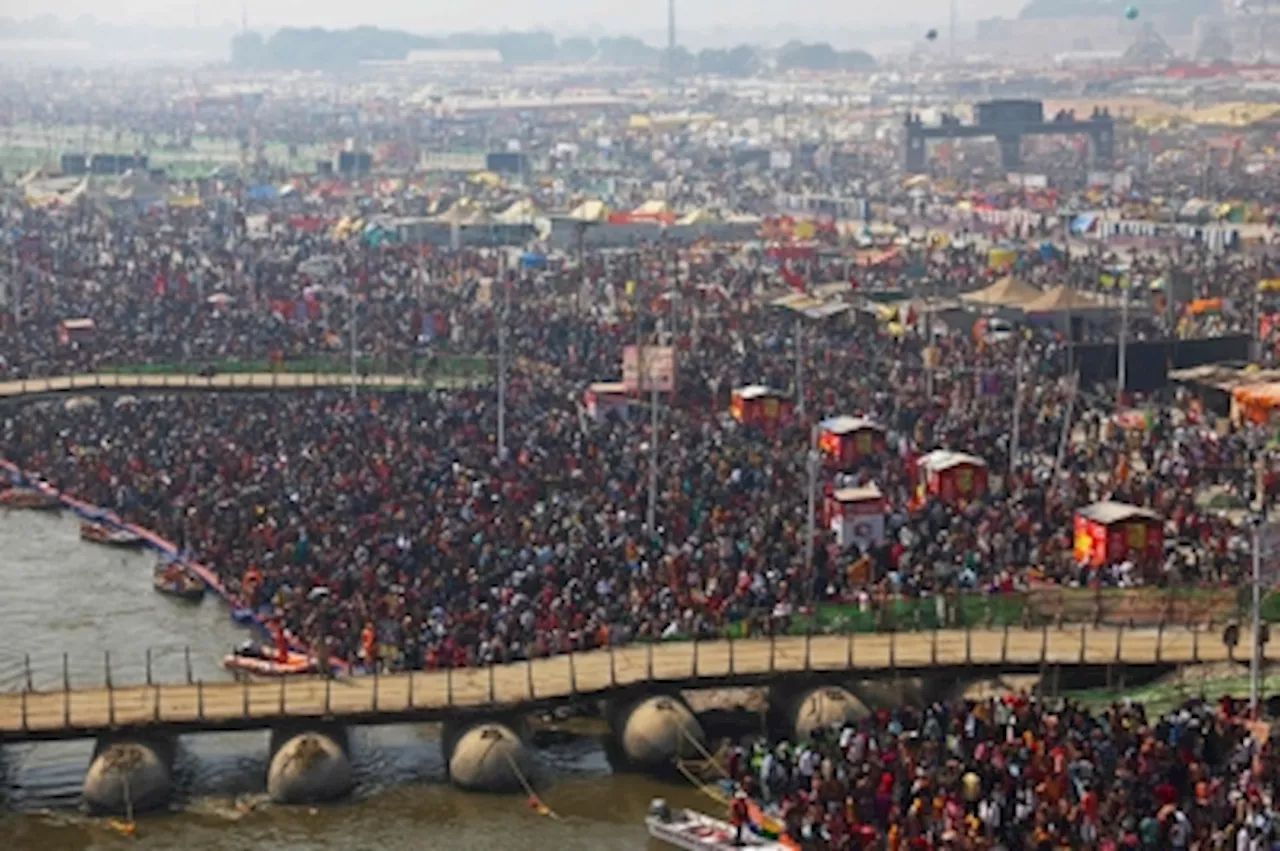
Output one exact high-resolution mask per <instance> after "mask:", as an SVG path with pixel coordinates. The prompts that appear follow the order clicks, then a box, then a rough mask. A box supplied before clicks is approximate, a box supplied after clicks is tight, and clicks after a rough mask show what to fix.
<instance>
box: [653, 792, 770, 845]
mask: <svg viewBox="0 0 1280 851" xmlns="http://www.w3.org/2000/svg"><path fill="white" fill-rule="evenodd" d="M644 824H645V827H647V828H648V829H649V835H650V836H652V837H653V838H654V839H657V840H659V841H660V842H665V843H667V844H668V845H674V846H675V847H676V848H683V849H685V851H731V849H734V848H754V849H756V851H791V849H792V848H794V847H795V846H794V845H789V844H787V843H785V842H782V841H779V840H776V839H768V838H766V837H763V836H759V835H757V834H755V833H753V832H752V831H750V830H747V831H744V832H743V836H742V842H741V843H738V842H736V841H735V838H736V836H737V830H736V829H735V828H734V826H733V825H731V824H729V823H728V822H727V821H721V820H720V819H718V818H712V817H711V816H709V815H705V814H703V813H700V812H697V811H695V810H672V809H671V808H670V807H668V806H667V802H666V801H664V800H663V799H661V798H655V799H654V800H653V802H652V803H651V804H649V814H648V815H647V816H645V819H644Z"/></svg>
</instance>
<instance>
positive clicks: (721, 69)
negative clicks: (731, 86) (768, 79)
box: [698, 44, 760, 77]
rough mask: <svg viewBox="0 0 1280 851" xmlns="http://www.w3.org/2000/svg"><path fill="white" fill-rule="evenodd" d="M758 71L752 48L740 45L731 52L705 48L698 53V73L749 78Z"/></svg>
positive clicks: (754, 51) (758, 66)
mask: <svg viewBox="0 0 1280 851" xmlns="http://www.w3.org/2000/svg"><path fill="white" fill-rule="evenodd" d="M759 69H760V57H759V56H758V55H757V54H756V50H755V48H754V47H750V46H748V45H745V44H740V45H738V46H737V47H735V48H733V49H732V50H715V49H713V48H705V49H703V50H701V51H699V52H698V72H699V73H700V74H716V75H719V76H723V77H749V76H751V75H752V74H754V73H755V72H756V71H758V70H759Z"/></svg>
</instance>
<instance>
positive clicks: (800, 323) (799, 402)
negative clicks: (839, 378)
mask: <svg viewBox="0 0 1280 851" xmlns="http://www.w3.org/2000/svg"><path fill="white" fill-rule="evenodd" d="M803 336H804V318H803V314H800V313H797V314H796V413H797V414H803V413H804V343H803V340H802V338H803Z"/></svg>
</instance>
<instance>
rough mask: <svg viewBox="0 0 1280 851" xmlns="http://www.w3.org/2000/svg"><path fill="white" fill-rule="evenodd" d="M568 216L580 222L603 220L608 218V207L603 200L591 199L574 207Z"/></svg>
mask: <svg viewBox="0 0 1280 851" xmlns="http://www.w3.org/2000/svg"><path fill="white" fill-rule="evenodd" d="M568 217H569V218H571V219H577V220H578V221H580V222H603V221H605V220H606V219H608V218H609V208H608V207H607V206H605V203H604V202H603V201H599V200H596V199H592V200H590V201H583V202H582V203H581V204H579V205H578V206H576V207H574V208H573V209H572V210H570V211H569V216H568Z"/></svg>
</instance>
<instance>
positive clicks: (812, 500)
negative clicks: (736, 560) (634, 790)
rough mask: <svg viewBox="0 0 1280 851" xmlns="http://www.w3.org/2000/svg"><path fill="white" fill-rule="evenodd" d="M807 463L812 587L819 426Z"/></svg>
mask: <svg viewBox="0 0 1280 851" xmlns="http://www.w3.org/2000/svg"><path fill="white" fill-rule="evenodd" d="M805 461H806V464H807V466H808V469H809V505H808V529H807V532H806V535H805V542H804V564H805V575H806V576H807V577H808V580H809V584H810V587H811V588H812V585H813V547H814V540H815V539H816V537H817V509H818V505H817V503H818V462H819V458H818V426H816V425H815V426H814V427H813V429H812V430H811V432H810V436H809V449H808V452H807V453H806V456H805Z"/></svg>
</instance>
